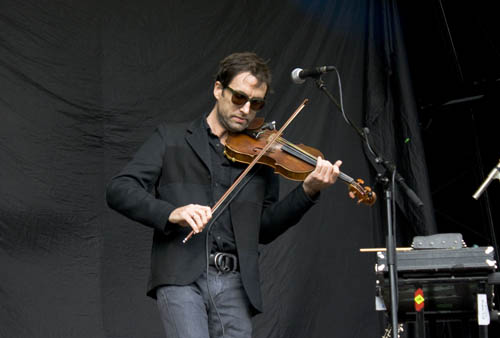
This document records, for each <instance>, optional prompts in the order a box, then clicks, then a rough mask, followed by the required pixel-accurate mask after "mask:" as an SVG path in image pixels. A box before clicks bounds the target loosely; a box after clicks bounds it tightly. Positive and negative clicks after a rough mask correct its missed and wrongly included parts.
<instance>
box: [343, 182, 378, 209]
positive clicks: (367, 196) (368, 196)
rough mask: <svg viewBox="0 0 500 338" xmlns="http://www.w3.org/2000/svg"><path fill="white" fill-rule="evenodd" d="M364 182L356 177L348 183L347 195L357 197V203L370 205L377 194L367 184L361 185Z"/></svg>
mask: <svg viewBox="0 0 500 338" xmlns="http://www.w3.org/2000/svg"><path fill="white" fill-rule="evenodd" d="M363 184H365V182H364V181H363V180H362V179H361V178H358V179H357V180H356V181H352V182H351V183H349V195H351V197H353V198H354V197H355V198H357V199H358V204H360V203H364V204H366V205H368V206H372V205H373V204H374V203H375V201H376V200H377V194H375V192H374V191H372V188H370V187H368V186H363Z"/></svg>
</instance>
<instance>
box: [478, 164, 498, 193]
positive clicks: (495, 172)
mask: <svg viewBox="0 0 500 338" xmlns="http://www.w3.org/2000/svg"><path fill="white" fill-rule="evenodd" d="M495 178H496V179H498V180H500V161H499V162H498V164H497V165H496V167H495V168H493V169H491V171H490V173H489V175H488V177H486V179H485V180H484V182H483V183H482V184H481V186H480V187H479V188H478V189H477V190H476V192H475V193H474V195H472V197H473V198H474V199H476V200H477V199H478V198H479V197H480V196H481V194H482V193H483V192H484V191H485V190H486V188H487V187H488V186H489V185H490V183H491V182H492V181H493V180H494V179H495Z"/></svg>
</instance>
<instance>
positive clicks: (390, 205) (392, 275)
mask: <svg viewBox="0 0 500 338" xmlns="http://www.w3.org/2000/svg"><path fill="white" fill-rule="evenodd" d="M335 71H336V73H337V79H338V83H339V91H340V99H341V103H342V87H341V83H340V75H339V73H338V71H337V69H336V68H335ZM314 78H315V80H316V85H317V86H318V88H319V89H320V90H321V91H322V92H324V93H325V94H326V96H327V97H328V98H329V99H330V100H331V101H332V102H333V103H334V104H335V105H336V106H337V108H338V109H339V110H340V112H341V113H342V115H343V117H344V119H345V120H346V122H347V124H348V125H350V126H351V127H352V128H353V129H354V130H355V131H356V132H357V133H358V135H359V136H360V137H361V138H362V139H363V142H364V143H365V144H366V147H367V149H368V150H369V151H370V153H371V154H372V155H373V156H374V161H375V163H377V164H380V165H382V166H383V167H384V174H381V173H378V174H377V181H378V182H379V183H381V184H382V186H383V189H384V197H385V200H386V213H387V239H386V249H387V251H386V255H387V265H388V271H389V285H390V291H391V323H392V336H393V337H394V338H396V337H398V276H397V261H396V236H395V231H394V229H395V228H396V227H395V222H394V219H395V217H394V209H395V208H394V183H395V182H398V183H399V184H400V186H401V187H402V190H403V191H404V192H405V193H406V194H407V195H408V197H409V198H410V200H411V201H412V202H413V203H414V204H415V205H417V206H418V207H422V206H423V203H422V201H421V200H420V199H419V198H418V196H417V195H416V194H415V192H414V191H413V190H412V189H411V188H410V187H408V185H407V184H406V183H405V181H404V179H403V177H401V175H400V174H399V173H398V172H397V171H396V166H395V165H393V164H392V163H391V162H389V161H387V160H385V159H384V158H383V157H382V156H380V155H379V154H378V153H377V152H376V151H375V149H374V148H373V147H372V146H371V145H370V142H369V140H368V133H369V130H368V128H364V130H361V129H360V128H359V127H357V126H356V125H355V124H353V123H352V121H351V120H350V119H349V118H348V117H347V116H346V115H345V113H344V109H343V105H342V104H339V103H338V102H337V100H336V99H335V97H334V96H333V95H332V94H331V93H330V92H329V91H328V89H327V88H326V86H325V83H324V82H323V80H322V79H321V75H317V76H315V77H314ZM369 162H370V163H371V161H369ZM375 170H376V171H377V172H378V170H377V168H375ZM389 177H391V179H389Z"/></svg>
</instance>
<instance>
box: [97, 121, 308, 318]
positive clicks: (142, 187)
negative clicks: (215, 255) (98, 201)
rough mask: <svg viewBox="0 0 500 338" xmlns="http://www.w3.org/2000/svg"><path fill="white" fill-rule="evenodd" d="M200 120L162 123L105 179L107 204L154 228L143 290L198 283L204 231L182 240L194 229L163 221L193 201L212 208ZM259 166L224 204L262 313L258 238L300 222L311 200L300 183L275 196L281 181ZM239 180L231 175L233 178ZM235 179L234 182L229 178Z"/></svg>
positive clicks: (249, 288)
mask: <svg viewBox="0 0 500 338" xmlns="http://www.w3.org/2000/svg"><path fill="white" fill-rule="evenodd" d="M202 122H203V121H202V118H199V119H197V120H196V121H194V122H192V123H189V124H188V123H183V124H162V125H160V126H159V127H158V128H157V129H156V131H155V132H154V134H153V135H152V136H151V137H150V138H149V139H148V140H147V141H146V142H145V143H144V144H143V145H142V147H141V148H140V149H139V150H138V152H137V153H136V154H135V155H134V157H133V159H132V160H131V161H130V162H129V163H128V164H127V165H126V166H125V168H124V169H123V170H122V171H121V172H120V173H119V174H118V175H116V176H115V177H113V179H112V180H111V182H110V183H109V184H108V187H107V192H106V197H107V202H108V205H109V206H110V207H111V208H113V209H115V210H116V211H118V212H120V213H121V214H123V215H125V216H127V217H129V218H131V219H133V220H135V221H138V222H140V223H142V224H144V225H147V226H149V227H152V228H154V237H153V247H152V252H151V275H150V279H149V285H148V295H149V296H151V297H153V298H155V297H156V288H157V287H158V286H161V285H166V284H174V285H186V284H190V283H192V282H193V281H195V280H196V279H197V278H198V277H199V276H200V275H201V273H202V272H203V270H204V268H205V265H206V255H205V236H206V235H207V234H206V231H203V232H202V233H201V234H198V235H195V236H193V237H192V238H191V239H190V240H189V241H188V242H187V243H186V244H183V243H182V240H183V239H184V238H185V237H186V236H187V234H188V233H189V232H190V231H191V228H188V227H180V226H179V225H177V224H172V223H170V222H168V216H169V215H170V213H171V212H172V211H173V210H174V209H175V208H178V207H180V206H183V205H187V204H190V203H196V204H201V205H206V206H213V205H214V204H215V202H216V201H213V200H212V193H211V177H212V173H211V172H210V171H211V165H210V162H209V161H210V156H209V148H208V147H209V143H208V135H207V131H206V130H205V129H204V128H203V123H202ZM256 167H261V168H254V169H253V170H256V169H259V170H258V171H257V173H256V175H255V176H254V177H253V179H252V180H251V181H250V182H249V183H248V184H247V185H246V186H245V188H244V189H243V190H242V191H241V192H240V193H239V194H238V195H237V197H236V198H235V199H234V200H233V201H232V203H231V205H230V206H229V209H230V213H231V219H232V223H233V229H234V236H235V240H236V247H237V252H238V258H239V266H240V272H241V277H242V281H243V285H244V288H245V290H246V292H247V294H248V297H249V299H250V302H251V304H252V305H253V306H254V308H255V310H257V311H259V312H260V311H262V300H261V294H260V278H259V268H258V244H259V243H268V242H270V241H272V240H273V239H275V238H276V237H277V236H279V235H280V234H281V233H283V232H284V231H285V230H286V229H288V228H289V227H291V226H292V225H294V224H295V223H297V222H298V221H299V220H300V218H301V217H302V215H303V214H304V213H305V212H306V211H307V210H308V209H309V208H310V207H311V206H312V205H313V204H314V202H313V201H312V200H311V199H310V198H309V197H308V196H307V195H306V194H305V193H304V190H303V189H302V187H301V185H299V186H298V187H297V189H295V190H293V191H292V192H290V193H289V194H288V195H287V196H286V197H285V198H284V199H283V200H281V201H278V195H279V179H278V177H277V175H276V174H274V173H273V169H272V168H270V167H264V166H260V165H258V166H256ZM234 179H236V177H234ZM234 179H233V180H234Z"/></svg>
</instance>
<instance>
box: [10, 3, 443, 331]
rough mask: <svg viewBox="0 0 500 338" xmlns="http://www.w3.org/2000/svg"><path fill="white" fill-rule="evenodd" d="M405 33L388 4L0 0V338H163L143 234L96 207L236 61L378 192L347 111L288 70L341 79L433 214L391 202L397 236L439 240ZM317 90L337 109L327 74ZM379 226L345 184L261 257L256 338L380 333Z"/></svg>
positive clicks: (293, 133)
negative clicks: (224, 64) (150, 294)
mask: <svg viewBox="0 0 500 338" xmlns="http://www.w3.org/2000/svg"><path fill="white" fill-rule="evenodd" d="M398 20H399V19H398V12H397V8H396V6H395V3H394V2H393V1H381V0H372V1H367V0H357V1H353V0H337V1H333V0H330V1H321V0H312V1H306V0H303V1H299V0H288V1H264V0H259V1H232V0H223V1H217V2H208V1H201V0H197V1H179V0H169V1H159V0H146V1H138V0H125V1H113V0H105V1H85V2H81V1H71V0H61V1H54V0H51V1H40V0H21V1H20V0H0V117H1V121H2V122H1V124H0V160H1V162H0V163H1V167H0V271H1V272H0V273H1V278H0V337H5V338H11V337H96V338H98V337H161V336H162V328H161V326H160V325H161V324H160V322H159V319H158V315H157V311H156V308H155V303H154V301H153V300H151V299H149V298H147V297H146V296H145V287H146V281H147V275H148V270H149V250H150V241H151V237H152V233H151V231H150V229H149V228H146V227H143V226H140V225H138V224H137V223H134V222H132V221H129V220H127V219H125V218H123V217H122V216H120V215H118V214H116V213H114V212H113V211H110V210H109V209H108V208H107V207H106V205H105V201H104V189H105V185H106V183H107V181H108V180H109V178H110V177H111V176H112V175H113V174H114V173H116V172H117V171H118V170H119V169H120V168H121V167H122V166H123V165H124V164H125V163H126V162H127V160H128V159H129V158H130V157H131V156H132V154H133V152H134V151H135V150H136V149H137V147H138V146H139V145H140V144H141V143H142V142H143V141H144V140H145V139H146V138H147V137H148V136H149V135H150V134H151V132H152V131H153V130H154V128H155V126H156V125H157V124H159V123H160V122H161V121H165V120H166V121H184V120H191V119H193V118H195V117H196V116H199V115H200V114H202V113H205V112H207V111H208V110H209V109H210V108H211V107H212V104H213V98H212V94H211V88H212V85H213V74H214V72H215V70H216V67H217V63H218V61H219V60H220V59H221V58H222V57H224V56H225V55H227V54H229V53H231V52H234V51H244V50H251V51H255V52H257V53H258V54H260V55H261V56H263V57H264V58H266V59H269V60H270V66H271V68H272V70H273V74H274V80H275V81H274V85H273V87H274V93H273V95H271V97H270V100H269V101H270V102H269V104H268V105H267V108H266V112H267V117H268V119H270V120H276V121H277V124H278V126H280V125H281V124H282V123H283V122H284V121H285V120H286V119H287V117H288V116H289V115H290V114H291V112H292V111H293V110H294V108H295V107H296V106H297V105H298V104H299V103H300V102H301V101H302V100H303V99H304V98H309V99H310V102H311V103H310V105H308V106H307V107H306V108H305V109H304V111H303V112H302V113H301V115H299V117H298V118H297V119H296V121H294V123H293V124H292V125H291V126H290V127H289V129H288V130H287V132H286V138H287V139H289V140H292V141H295V142H300V143H304V144H307V145H310V146H314V147H317V148H319V149H321V150H322V152H323V153H324V154H325V155H326V157H327V158H329V159H331V160H336V159H342V160H343V161H344V164H343V166H342V170H343V171H344V172H345V173H347V174H348V175H351V176H353V177H361V178H364V179H365V180H366V181H367V184H368V185H370V186H372V187H374V188H376V189H377V193H378V194H379V195H381V191H380V189H379V187H376V186H375V181H374V177H375V170H374V168H373V167H372V166H371V165H370V161H369V160H367V158H366V157H365V155H364V149H363V146H362V142H361V140H360V139H359V137H358V136H357V134H356V133H355V132H354V131H353V130H352V129H351V128H350V127H349V126H347V124H346V123H345V122H344V120H343V119H342V117H341V115H340V113H339V111H338V110H337V109H336V108H335V107H334V106H333V105H332V104H331V103H330V102H329V101H328V100H327V99H326V97H325V96H324V95H323V94H322V93H320V92H319V91H318V90H317V89H316V88H315V86H314V84H313V82H310V83H306V84H304V85H302V86H297V85H293V84H291V82H290V80H289V74H290V71H291V70H292V69H293V68H295V67H297V66H301V67H310V66H316V65H328V64H334V65H336V66H337V68H338V69H339V70H340V74H341V78H342V84H343V92H344V97H343V98H344V104H345V110H346V113H347V114H348V115H349V117H350V118H351V119H352V120H353V121H354V123H355V124H357V125H359V126H368V127H369V128H370V130H371V135H372V136H373V142H374V145H375V146H376V147H377V148H378V149H379V150H380V151H381V152H382V153H384V154H385V155H386V157H387V158H388V159H390V160H392V161H394V162H395V163H396V165H397V166H398V168H400V170H401V172H402V174H403V176H404V177H405V178H406V179H407V181H408V183H409V185H410V186H412V187H413V188H414V189H415V191H416V192H417V194H418V195H419V196H420V197H421V198H422V200H423V201H424V203H425V207H424V208H423V209H422V210H416V209H415V208H413V207H412V205H411V204H410V203H408V201H407V199H406V198H405V197H404V196H402V195H401V194H398V205H399V206H400V208H399V210H400V211H399V212H398V218H397V219H398V224H399V230H400V234H401V235H402V236H401V238H410V237H411V235H413V234H415V233H428V232H433V231H434V221H433V217H432V213H431V210H432V205H431V201H430V197H429V191H428V183H427V176H426V165H425V161H424V156H423V150H422V144H421V141H420V136H419V132H418V127H417V122H416V119H417V118H416V114H415V107H414V103H413V98H412V94H411V87H410V85H409V78H408V74H407V69H406V56H405V51H404V45H403V43H402V38H401V34H400V27H399V21H398ZM324 79H325V81H326V84H327V86H328V88H329V89H330V90H331V91H332V92H333V93H334V94H335V95H336V96H337V97H338V93H339V91H338V89H339V88H338V87H337V83H336V79H335V75H334V74H328V75H325V76H324ZM179 156H182V154H179ZM378 169H380V168H378ZM282 183H283V184H282V190H283V192H286V191H288V190H290V189H291V188H292V187H293V186H294V185H295V183H292V182H288V181H285V180H282ZM384 224H385V208H384V201H383V199H382V198H380V200H379V201H378V203H377V204H376V205H375V206H374V207H372V208H368V207H366V206H360V205H356V204H355V203H353V201H351V200H350V199H348V198H347V190H346V187H345V186H344V185H343V184H342V183H339V184H336V185H335V186H334V187H332V188H330V189H329V190H328V191H326V192H325V193H324V194H323V195H322V198H321V201H320V203H319V204H318V205H317V206H315V207H314V208H313V210H311V212H310V213H308V214H307V215H306V216H305V217H304V219H303V220H302V221H301V222H300V224H299V225H297V226H296V227H294V228H293V229H291V230H289V231H288V232H287V233H285V234H284V235H283V236H282V237H280V238H279V239H278V240H276V241H275V242H274V243H272V244H270V245H268V246H266V247H263V248H262V253H261V258H262V259H261V263H262V264H261V268H262V276H263V285H262V287H263V291H264V296H265V313H264V314H262V315H259V316H257V317H256V318H255V337H333V336H335V337H378V336H380V324H379V318H378V316H377V314H376V312H375V310H374V276H373V264H374V257H372V256H371V255H370V254H361V253H359V251H358V250H359V248H361V247H373V246H380V245H383V244H384V240H383V237H384V236H383V234H384V231H385V230H384ZM404 244H406V245H408V244H409V243H407V242H405V243H404Z"/></svg>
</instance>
